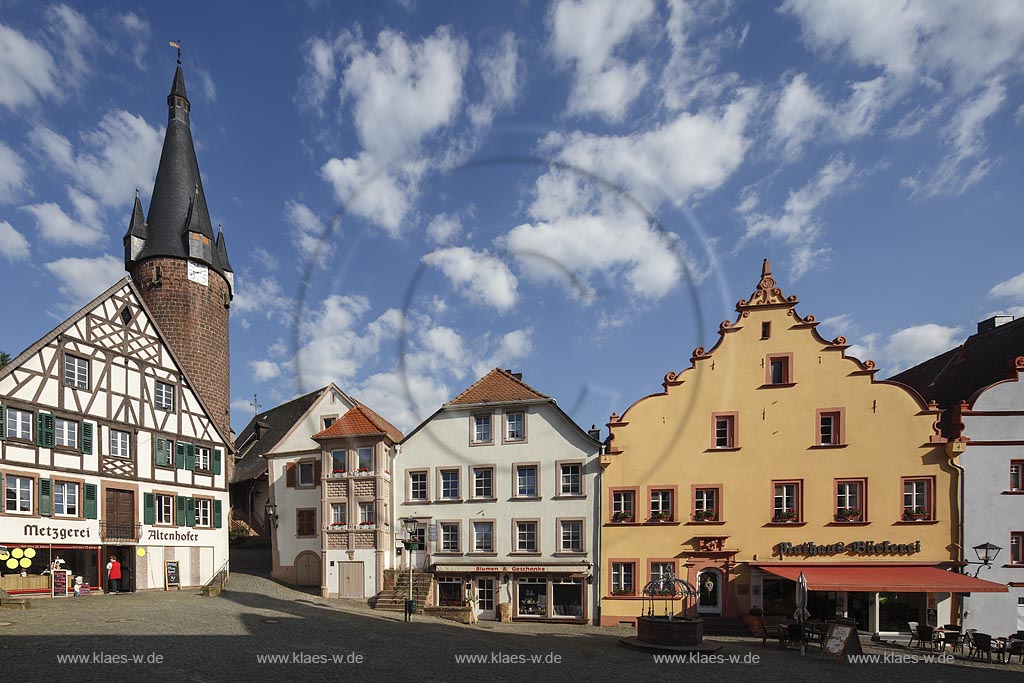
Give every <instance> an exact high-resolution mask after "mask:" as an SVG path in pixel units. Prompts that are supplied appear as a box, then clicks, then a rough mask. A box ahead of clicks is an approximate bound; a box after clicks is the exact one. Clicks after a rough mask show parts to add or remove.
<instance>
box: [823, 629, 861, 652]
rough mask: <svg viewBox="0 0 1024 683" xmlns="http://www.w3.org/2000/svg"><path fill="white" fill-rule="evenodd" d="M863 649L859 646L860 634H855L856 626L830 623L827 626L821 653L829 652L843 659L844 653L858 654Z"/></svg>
mask: <svg viewBox="0 0 1024 683" xmlns="http://www.w3.org/2000/svg"><path fill="white" fill-rule="evenodd" d="M862 652H864V650H862V649H861V647H860V636H858V635H857V627H856V626H851V625H849V624H832V625H831V626H829V628H828V635H826V636H825V644H824V645H822V648H821V654H823V655H824V654H829V655H832V656H833V657H835V658H836V659H838V660H839V661H843V660H844V659H845V658H846V655H849V654H854V655H859V654H861V653H862Z"/></svg>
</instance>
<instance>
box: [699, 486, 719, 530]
mask: <svg viewBox="0 0 1024 683" xmlns="http://www.w3.org/2000/svg"><path fill="white" fill-rule="evenodd" d="M718 499H719V490H718V488H698V489H694V492H693V521H695V522H718V521H721V520H720V519H719V514H718V509H719V500H718Z"/></svg>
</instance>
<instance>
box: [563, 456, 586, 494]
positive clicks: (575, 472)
mask: <svg viewBox="0 0 1024 683" xmlns="http://www.w3.org/2000/svg"><path fill="white" fill-rule="evenodd" d="M558 470H559V488H558V490H559V492H560V493H561V495H563V496H579V495H582V494H583V465H581V464H580V463H578V462H564V463H561V464H560V465H559V466H558Z"/></svg>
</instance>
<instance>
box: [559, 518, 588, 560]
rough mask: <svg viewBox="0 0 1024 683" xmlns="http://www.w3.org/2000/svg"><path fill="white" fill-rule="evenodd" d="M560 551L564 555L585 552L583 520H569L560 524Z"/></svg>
mask: <svg viewBox="0 0 1024 683" xmlns="http://www.w3.org/2000/svg"><path fill="white" fill-rule="evenodd" d="M558 527H559V529H558V536H559V551H560V552H563V553H582V552H583V520H581V519H569V520H562V521H560V522H559V523H558Z"/></svg>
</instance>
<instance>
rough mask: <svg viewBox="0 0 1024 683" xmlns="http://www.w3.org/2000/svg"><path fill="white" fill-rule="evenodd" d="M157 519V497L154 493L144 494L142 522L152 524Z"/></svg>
mask: <svg viewBox="0 0 1024 683" xmlns="http://www.w3.org/2000/svg"><path fill="white" fill-rule="evenodd" d="M155 521H156V498H155V496H153V494H152V493H143V494H142V523H143V524H152V523H153V522H155Z"/></svg>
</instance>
